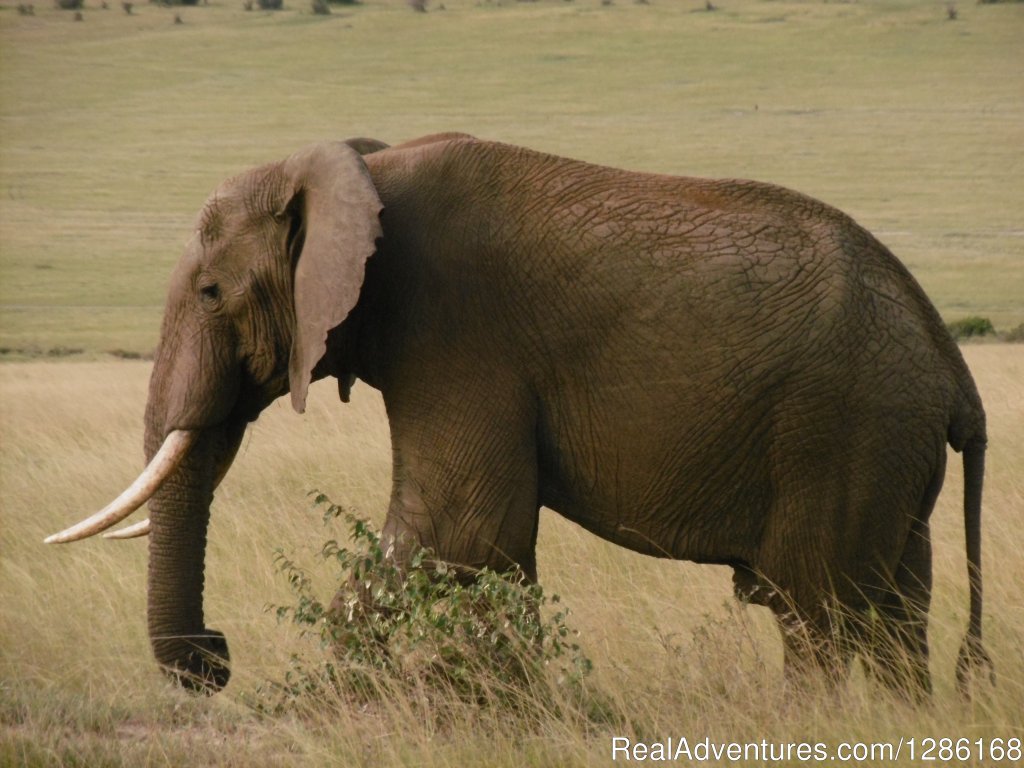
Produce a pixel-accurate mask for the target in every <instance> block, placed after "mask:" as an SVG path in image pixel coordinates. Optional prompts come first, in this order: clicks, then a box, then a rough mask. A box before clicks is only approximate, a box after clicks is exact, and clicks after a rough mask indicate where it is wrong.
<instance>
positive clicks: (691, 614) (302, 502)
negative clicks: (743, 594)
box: [0, 345, 1024, 766]
mask: <svg viewBox="0 0 1024 768" xmlns="http://www.w3.org/2000/svg"><path fill="white" fill-rule="evenodd" d="M965 353H966V356H967V359H968V363H969V364H970V366H971V368H972V370H973V371H974V374H975V376H976V378H977V380H978V383H979V386H980V389H981V392H982V396H983V398H984V400H985V403H986V406H987V409H988V416H989V424H990V451H989V464H988V476H987V486H986V495H985V511H984V556H985V589H986V592H985V595H986V602H985V606H986V611H985V622H986V625H985V631H986V639H987V644H988V647H989V650H990V652H991V653H992V655H993V657H994V659H995V663H996V666H997V673H998V684H997V686H996V688H994V689H988V688H986V687H982V688H981V689H980V690H979V691H978V694H977V695H976V697H975V699H974V700H973V701H972V702H971V703H969V704H968V703H964V702H962V701H961V700H960V699H959V698H958V697H957V695H956V694H955V692H954V690H953V665H954V659H955V654H956V651H957V648H958V646H959V642H960V639H961V637H962V634H963V630H964V627H965V624H966V609H967V590H966V577H965V569H966V566H965V557H964V551H963V523H962V514H961V507H960V491H961V479H962V478H961V471H960V469H959V464H958V462H957V461H956V460H955V459H953V460H952V461H951V469H950V470H949V472H948V476H947V483H946V488H945V490H944V491H943V493H942V496H941V498H940V500H939V504H938V506H937V508H936V511H935V515H934V518H933V519H934V523H935V525H934V532H935V599H934V604H933V607H932V612H931V616H932V622H931V640H932V649H933V662H932V669H933V673H934V676H935V695H934V700H933V701H932V703H931V704H930V705H928V706H925V707H920V708H913V707H910V706H909V705H906V704H903V703H901V702H899V701H897V700H892V699H889V698H887V697H885V696H884V695H881V694H880V692H879V691H878V690H877V689H876V688H875V687H874V686H873V685H871V684H870V683H869V682H868V681H867V680H866V679H865V677H864V675H863V674H862V673H860V672H859V671H857V670H855V673H854V675H853V679H852V680H851V683H850V684H849V685H848V686H847V687H846V688H844V689H843V690H842V691H841V692H839V693H838V694H834V695H832V694H825V695H820V696H812V695H808V694H803V693H798V692H795V691H793V690H792V689H790V688H787V687H785V686H784V685H783V684H782V674H781V643H780V641H779V638H778V633H777V631H776V629H775V626H774V622H773V621H772V620H771V618H770V617H769V616H768V615H767V612H766V611H765V610H764V609H760V608H746V609H740V608H739V607H737V606H736V605H735V604H734V603H733V602H732V599H731V597H730V594H731V588H730V580H729V574H728V572H727V571H726V569H722V568H716V567H712V566H696V565H693V564H688V563H675V562H669V561H664V560H656V559H651V558H645V557H642V556H638V555H635V554H632V553H630V552H627V551H625V550H622V549H620V548H616V547H613V546H611V545H608V544H606V543H604V542H602V541H600V540H598V539H596V538H594V537H593V536H591V535H589V534H587V533H585V532H582V531H581V530H580V529H578V528H576V527H575V526H573V525H572V524H570V523H568V522H566V521H564V520H562V519H560V518H558V517H557V516H556V515H554V514H553V513H550V512H547V511H545V513H544V515H543V517H542V524H541V532H540V541H539V545H538V550H539V560H540V573H541V580H542V583H543V584H544V585H545V588H546V590H547V592H548V593H549V594H550V593H557V594H559V595H561V597H562V600H563V603H564V604H565V605H567V606H569V607H570V608H571V609H572V611H573V613H572V614H571V616H570V618H569V623H570V624H571V625H572V626H575V627H576V628H577V629H578V630H579V632H580V638H579V640H580V642H581V644H582V645H583V647H584V649H585V651H586V653H587V655H588V656H589V657H590V658H591V659H592V660H593V662H594V664H595V671H594V673H593V675H592V676H591V677H590V678H589V683H588V686H589V690H590V691H591V692H592V695H593V701H595V702H598V705H596V716H595V712H593V711H592V712H591V717H589V718H587V717H582V716H580V715H579V713H578V711H577V712H576V714H574V715H570V714H567V712H570V711H571V710H568V709H565V708H556V707H551V708H549V709H544V708H543V707H542V705H538V707H539V708H540V709H539V711H537V712H534V713H532V714H531V715H530V717H528V718H526V717H513V716H509V714H508V713H507V712H506V713H502V712H500V711H488V710H481V709H479V708H477V707H476V706H474V705H472V704H468V703H465V702H459V701H452V702H451V703H450V706H448V707H446V710H447V711H448V712H449V716H448V719H447V720H446V722H442V723H438V722H437V721H436V720H433V719H431V718H430V717H427V716H425V715H424V714H423V711H422V708H421V707H418V706H417V702H415V701H413V700H410V699H401V698H399V699H396V700H390V701H388V702H386V704H384V705H382V706H380V707H377V708H374V709H372V710H371V709H345V708H341V709H338V708H331V709H329V710H327V711H325V712H318V711H317V710H316V709H315V708H314V709H312V710H311V711H309V712H305V713H298V714H297V713H292V714H290V715H285V716H281V717H276V718H275V717H266V716H261V715H258V714H257V713H255V712H254V711H253V710H252V709H250V707H249V705H248V704H247V700H248V701H251V697H252V696H253V694H254V692H255V691H256V689H257V688H258V687H259V686H261V685H263V684H265V683H266V682H267V681H268V680H280V679H281V677H282V675H283V673H284V671H285V670H286V669H287V668H288V666H289V662H290V658H291V656H292V654H295V653H301V654H308V653H310V652H311V651H315V649H313V648H312V646H311V645H310V643H309V642H307V641H306V640H302V639H300V638H299V637H298V636H297V634H296V633H295V631H294V630H293V629H292V628H290V627H289V626H286V625H282V626H279V625H278V624H277V622H276V620H275V619H274V617H273V615H272V614H271V613H270V612H268V611H267V610H266V606H267V604H269V603H276V604H279V605H282V604H288V601H289V599H290V594H289V591H288V588H287V585H286V584H285V583H284V581H283V580H282V579H281V578H280V577H279V576H278V575H276V574H275V569H274V566H273V551H274V549H275V548H277V547H281V548H283V549H284V550H285V551H286V552H287V553H289V554H290V555H292V556H294V557H295V558H296V559H297V560H299V561H301V562H304V563H307V564H310V565H311V564H312V563H313V562H314V560H315V552H316V551H317V550H318V549H319V547H320V545H321V544H322V543H323V541H324V540H326V539H327V538H329V537H330V536H334V535H337V531H336V530H333V531H332V530H327V529H325V528H324V524H323V523H322V521H321V520H320V515H319V513H318V512H316V511H313V510H312V509H311V508H310V503H309V500H308V498H307V497H306V493H307V492H308V491H309V490H310V489H311V488H314V487H316V488H320V489H322V490H324V491H326V492H328V493H329V494H330V495H331V496H332V497H333V498H334V499H335V500H336V501H341V502H343V503H345V504H346V505H348V506H350V507H352V508H354V509H356V510H357V511H359V512H361V513H362V514H364V515H365V516H367V517H370V518H371V519H373V520H376V521H377V522H380V520H381V516H382V510H383V509H384V506H385V502H386V497H387V493H388V487H389V473H390V466H389V462H390V457H389V445H388V437H387V428H386V420H385V417H384V414H383V411H382V407H381V403H380V401H379V398H378V397H377V395H376V393H375V392H374V391H372V390H370V389H369V388H367V387H365V386H357V388H356V390H355V391H354V393H353V394H354V397H353V402H352V403H351V404H350V405H349V406H343V405H342V404H340V403H339V402H337V398H336V395H335V394H334V389H333V387H331V386H329V385H327V384H321V385H317V386H314V388H313V391H312V398H311V404H310V408H309V411H308V412H307V414H306V415H305V416H303V417H298V416H295V415H294V414H293V413H292V412H291V411H290V409H288V408H287V407H286V406H285V404H283V403H279V404H276V405H274V406H272V407H271V408H270V409H269V410H268V412H266V413H265V414H264V415H263V416H262V417H261V418H260V420H259V421H258V422H257V423H256V425H255V426H254V427H253V428H252V429H251V432H250V435H249V436H248V437H247V438H246V441H245V443H244V447H243V449H242V451H241V453H240V455H239V457H238V459H237V460H236V462H235V466H234V467H233V469H232V471H231V472H230V473H229V475H228V477H227V479H226V480H225V481H224V483H223V485H222V487H221V490H220V491H219V492H218V495H217V499H216V501H215V505H214V510H213V520H212V523H211V530H210V549H209V554H208V557H207V563H208V566H207V567H208V571H207V573H208V578H207V603H206V606H207V619H208V622H209V623H210V625H211V626H213V627H216V628H219V629H221V630H223V631H225V632H226V633H227V635H228V637H229V641H230V643H231V650H232V658H233V664H234V670H235V675H234V678H233V679H232V682H231V684H230V686H229V687H228V689H227V690H226V691H225V692H224V693H223V694H221V695H219V696H217V697H214V698H211V699H207V698H194V697H190V696H188V695H187V694H184V693H182V692H180V691H178V690H176V689H174V688H173V687H172V686H171V685H170V684H168V683H167V682H166V681H165V680H164V679H163V677H162V676H161V675H160V673H159V672H158V671H157V670H156V667H155V664H154V663H153V661H152V659H151V657H150V653H149V647H148V641H147V639H146V637H145V629H144V592H145V560H146V556H145V544H144V542H141V541H134V542H109V541H101V540H99V541H98V540H89V541H87V542H83V543H79V544H74V545H66V546H45V545H43V544H42V539H43V537H44V536H45V535H46V534H48V533H51V532H53V531H55V530H57V529H59V528H61V527H63V526H65V525H66V524H67V523H69V522H70V521H73V520H75V519H77V518H78V517H80V516H81V515H82V514H84V513H86V512H88V511H91V510H92V509H93V508H96V507H98V506H99V505H101V504H102V503H104V502H105V501H107V500H108V499H109V497H110V496H111V495H112V494H114V493H116V492H117V491H118V490H120V488H121V487H122V486H123V485H124V484H125V483H127V482H128V481H129V480H130V479H131V478H132V476H133V473H134V472H135V471H136V470H137V469H138V468H139V465H140V462H141V455H140V454H141V448H140V442H141V419H142V409H143V405H144V398H145V390H146V386H145V384H146V377H147V374H148V369H149V366H148V365H147V364H145V363H131V362H121V363H113V362H112V363H77V364H75V363H57V362H55V363H31V364H21V365H6V366H0V391H2V392H3V393H4V398H3V405H2V409H0V434H2V435H3V450H2V451H0V483H2V487H0V499H2V509H3V526H2V530H0V536H2V539H0V541H2V555H0V575H2V583H3V601H2V603H0V611H2V613H0V651H2V655H0V764H2V765H8V764H10V765H20V764H27V765H62V764H81V765H122V764H123V765H138V764H155V765H186V764H189V765H199V764H204V765H257V766H259V765H281V764H291V763H302V764H356V765H428V766H461V765H481V766H487V765H494V766H498V765H501V766H507V765H552V766H572V765H580V766H590V765H604V764H610V762H611V756H612V753H611V745H612V738H613V737H616V736H618V737H628V738H630V739H633V740H638V739H639V740H647V741H655V740H664V739H666V738H669V737H673V738H678V737H680V736H686V737H688V738H689V739H691V741H696V740H699V739H703V738H704V737H708V738H710V739H711V740H712V741H717V742H740V743H744V742H760V741H761V740H762V739H766V740H768V741H772V742H823V743H825V744H829V745H832V746H835V745H838V744H839V743H840V742H853V743H864V744H870V743H881V742H889V741H892V742H894V743H895V742H896V741H898V740H899V738H900V737H903V738H905V739H907V738H916V739H918V740H919V742H920V740H921V739H924V738H927V737H935V738H953V739H957V738H969V739H971V740H972V742H974V741H975V740H977V739H993V738H1009V737H1013V736H1017V737H1019V736H1021V735H1022V732H1021V730H1022V729H1021V725H1022V724H1021V716H1020V713H1021V712H1022V711H1024V647H1022V644H1021V637H1022V633H1024V609H1022V607H1021V601H1020V597H1019V589H1020V585H1021V584H1022V583H1024V557H1022V556H1021V553H1020V540H1021V539H1020V531H1021V529H1022V526H1024V481H1022V480H1021V478H1022V477H1024V463H1022V462H1024V460H1022V457H1024V385H1022V384H1021V382H1022V381H1024V346H1019V345H972V346H968V347H966V349H965ZM314 575H315V577H316V578H318V579H319V580H320V582H321V586H322V587H323V588H325V589H327V588H329V585H328V584H327V583H326V579H327V578H328V577H329V574H327V573H326V572H325V571H316V572H315V573H314ZM538 701H541V699H538ZM592 709H595V708H594V707H592ZM904 755H905V753H904ZM620 761H621V756H620ZM904 762H905V761H904ZM764 764H768V763H767V762H765V763H764ZM862 764H865V765H885V764H888V761H887V760H886V759H875V760H873V761H872V760H868V761H866V762H864V763H862ZM908 764H909V763H908ZM969 764H976V765H989V764H993V763H992V762H991V761H988V760H974V761H969Z"/></svg>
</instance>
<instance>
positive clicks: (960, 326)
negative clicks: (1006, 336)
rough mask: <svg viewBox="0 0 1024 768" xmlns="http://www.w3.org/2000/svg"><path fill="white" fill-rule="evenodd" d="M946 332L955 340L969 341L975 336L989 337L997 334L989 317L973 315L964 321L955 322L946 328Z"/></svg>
mask: <svg viewBox="0 0 1024 768" xmlns="http://www.w3.org/2000/svg"><path fill="white" fill-rule="evenodd" d="M946 330H947V331H949V333H950V335H951V336H952V337H953V338H954V339H969V338H973V337H975V336H979V337H980V336H989V335H991V334H994V333H995V332H996V329H995V328H993V327H992V321H991V320H989V319H988V318H987V317H978V316H977V315H971V316H970V317H965V318H963V319H962V320H955V321H953V322H952V323H949V324H948V325H947V326H946Z"/></svg>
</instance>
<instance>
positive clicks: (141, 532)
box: [103, 517, 149, 539]
mask: <svg viewBox="0 0 1024 768" xmlns="http://www.w3.org/2000/svg"><path fill="white" fill-rule="evenodd" d="M139 536H149V518H148V517H147V518H146V519H145V520H141V521H139V522H137V523H135V524H134V525H129V526H126V527H124V528H121V529H119V530H116V531H107V532H106V533H104V534H103V538H104V539H135V538H138V537H139Z"/></svg>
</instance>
